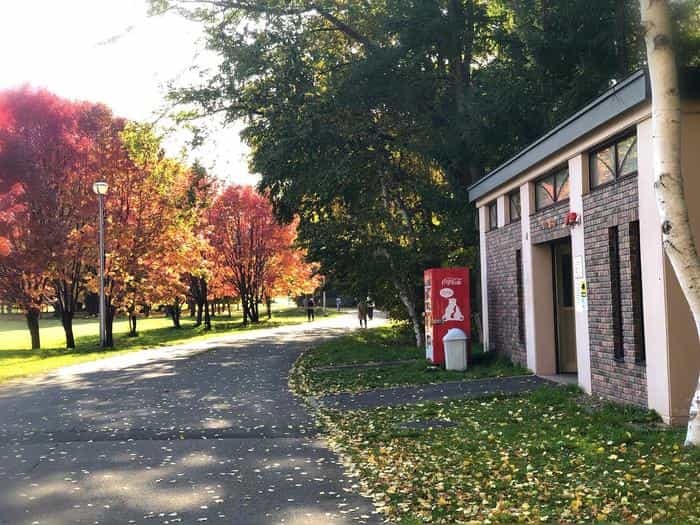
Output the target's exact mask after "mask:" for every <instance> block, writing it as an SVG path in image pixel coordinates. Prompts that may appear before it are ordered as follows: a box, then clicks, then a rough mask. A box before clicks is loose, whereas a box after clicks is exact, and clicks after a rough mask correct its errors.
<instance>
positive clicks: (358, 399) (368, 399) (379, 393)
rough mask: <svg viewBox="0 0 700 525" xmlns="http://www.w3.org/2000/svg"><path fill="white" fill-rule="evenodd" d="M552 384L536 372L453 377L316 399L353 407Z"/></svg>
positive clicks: (329, 405)
mask: <svg viewBox="0 0 700 525" xmlns="http://www.w3.org/2000/svg"><path fill="white" fill-rule="evenodd" d="M553 384H554V383H552V382H551V381H547V380H546V379H542V378H540V377H537V376H517V377H501V378H488V379H474V380H471V381H452V382H449V383H440V384H435V385H423V386H398V387H392V388H379V389H375V390H369V391H367V392H359V393H357V394H348V393H344V394H332V395H328V396H323V397H321V398H318V399H317V401H318V402H319V403H320V404H322V405H323V406H325V407H327V408H336V409H340V410H353V409H360V408H371V407H378V406H388V405H402V404H406V403H421V402H423V401H440V400H443V399H456V398H461V397H478V396H485V395H490V394H500V393H503V394H519V393H522V392H529V391H531V390H534V389H536V388H540V387H542V386H545V385H553Z"/></svg>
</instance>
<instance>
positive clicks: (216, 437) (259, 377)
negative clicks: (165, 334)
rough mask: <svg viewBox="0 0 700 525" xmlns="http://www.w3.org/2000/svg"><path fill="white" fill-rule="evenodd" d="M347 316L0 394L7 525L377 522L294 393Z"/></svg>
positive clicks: (75, 371)
mask: <svg viewBox="0 0 700 525" xmlns="http://www.w3.org/2000/svg"><path fill="white" fill-rule="evenodd" d="M352 321H353V319H352V318H346V317H340V318H333V319H330V320H324V321H320V322H318V323H316V324H309V325H300V326H295V327H287V328H285V329H274V330H269V331H268V330H260V331H258V332H257V333H255V334H244V335H242V336H240V337H236V338H231V339H230V340H227V341H221V340H217V341H215V342H205V343H202V344H199V345H181V346H179V347H175V348H171V349H158V350H153V351H148V352H138V353H136V354H128V355H125V356H123V357H118V356H115V357H114V358H110V359H107V360H103V361H100V362H96V363H89V364H85V365H78V366H75V367H70V368H67V369H64V370H60V371H58V372H56V373H54V374H50V375H47V376H43V377H41V378H39V379H34V380H25V381H22V382H17V383H14V384H10V385H8V386H5V387H2V388H0V523H2V524H12V525H19V524H25V523H26V524H34V523H36V524H60V525H63V524H66V525H68V524H81V523H86V524H87V523H91V524H92V523H106V524H111V523H188V524H189V523H236V524H249V525H267V524H277V523H288V524H310V525H311V524H316V523H318V524H321V523H339V524H345V523H380V522H381V519H380V518H379V517H378V516H376V515H375V514H373V508H372V505H371V503H370V502H369V501H368V500H365V499H364V498H361V497H360V496H358V495H357V494H355V492H354V491H353V490H352V484H353V483H352V481H351V480H348V479H346V478H345V476H344V474H343V471H342V468H341V466H340V465H339V464H338V460H337V458H336V457H335V456H334V455H333V454H332V453H330V452H329V451H328V450H327V449H326V448H325V447H324V446H323V443H322V442H320V441H319V440H318V438H317V436H316V428H315V425H314V422H313V420H312V417H311V415H310V414H309V413H308V412H307V411H306V409H305V408H304V406H303V405H302V404H301V403H300V402H299V401H298V400H297V399H296V398H295V397H294V396H293V395H292V394H291V393H290V392H289V390H288V388H287V379H288V372H289V369H290V368H291V366H292V364H293V363H294V361H295V359H296V358H297V356H298V355H299V353H300V352H301V351H302V350H303V349H304V348H305V347H307V346H308V345H309V344H310V343H311V342H313V341H318V340H319V339H321V338H325V337H332V336H335V335H339V334H342V333H345V332H347V330H348V327H349V326H354V323H353V322H352Z"/></svg>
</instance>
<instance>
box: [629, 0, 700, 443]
mask: <svg viewBox="0 0 700 525" xmlns="http://www.w3.org/2000/svg"><path fill="white" fill-rule="evenodd" d="M640 5H641V15H642V25H643V26H644V30H645V40H646V48H647V60H648V63H649V77H650V79H651V93H652V106H651V111H652V117H651V121H652V130H653V133H652V151H653V154H654V188H655V191H656V202H657V206H658V209H659V214H660V216H661V224H662V234H663V244H664V250H665V252H666V255H667V256H668V259H669V261H670V262H671V266H672V267H673V269H674V271H675V273H676V277H677V278H678V282H679V283H680V285H681V288H682V289H683V293H684V294H685V298H686V300H687V301H688V305H689V306H690V311H691V313H692V314H693V319H694V320H695V327H696V330H697V332H698V334H700V259H698V253H697V249H696V246H695V239H694V238H693V232H692V230H691V228H690V221H689V220H688V208H687V206H686V202H685V197H684V194H683V179H682V177H681V99H680V93H679V91H678V71H677V67H676V60H675V58H676V57H675V53H674V50H673V45H672V41H671V33H672V31H671V29H672V26H671V23H672V22H671V10H670V5H669V0H640ZM699 408H700V377H699V380H698V386H697V388H696V391H695V395H694V396H693V399H692V401H691V404H690V419H689V421H688V434H687V437H686V441H685V444H686V445H700V415H699V414H698V411H699Z"/></svg>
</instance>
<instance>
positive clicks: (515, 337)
mask: <svg viewBox="0 0 700 525" xmlns="http://www.w3.org/2000/svg"><path fill="white" fill-rule="evenodd" d="M521 235H522V232H521V226H520V222H515V223H511V224H507V225H505V226H503V227H501V228H498V229H496V230H491V231H489V232H486V243H485V244H486V264H487V272H486V274H487V287H488V322H489V347H490V349H491V350H495V351H497V352H503V353H505V354H506V355H508V356H509V357H510V358H511V359H512V360H513V361H515V362H517V363H520V364H523V365H525V364H526V356H525V345H524V344H523V343H522V342H521V341H520V335H519V325H520V322H521V321H520V319H519V315H518V282H517V264H516V251H517V250H520V249H521V247H522V240H521Z"/></svg>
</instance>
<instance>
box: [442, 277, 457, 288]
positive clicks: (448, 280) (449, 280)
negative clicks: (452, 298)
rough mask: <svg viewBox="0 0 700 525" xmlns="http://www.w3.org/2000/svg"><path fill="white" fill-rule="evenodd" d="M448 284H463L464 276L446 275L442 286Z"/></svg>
mask: <svg viewBox="0 0 700 525" xmlns="http://www.w3.org/2000/svg"><path fill="white" fill-rule="evenodd" d="M446 286H462V278H461V277H445V278H444V279H443V280H442V287H443V288H444V287H446Z"/></svg>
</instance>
